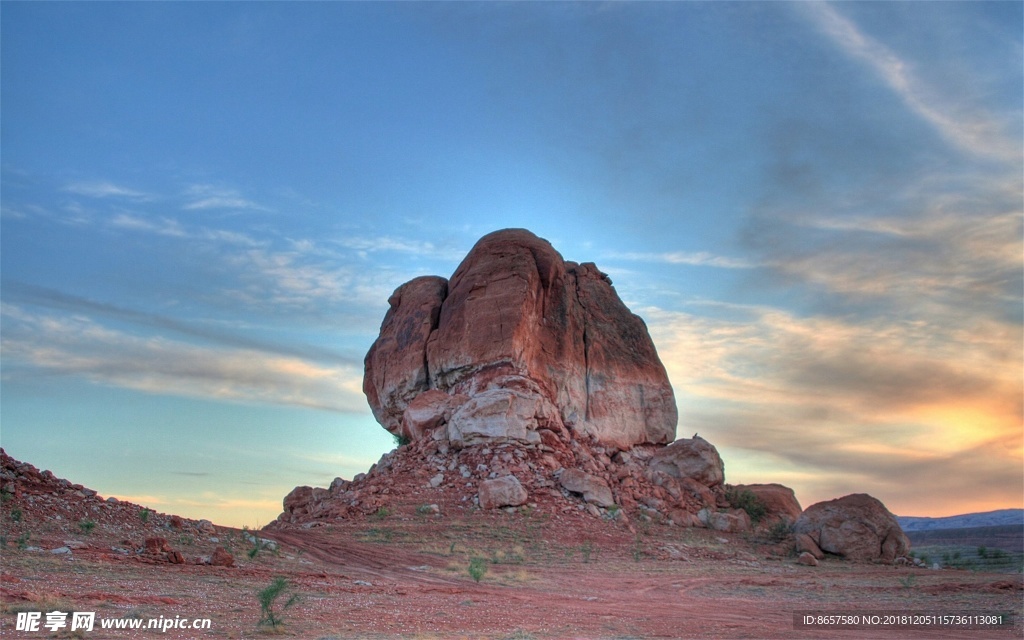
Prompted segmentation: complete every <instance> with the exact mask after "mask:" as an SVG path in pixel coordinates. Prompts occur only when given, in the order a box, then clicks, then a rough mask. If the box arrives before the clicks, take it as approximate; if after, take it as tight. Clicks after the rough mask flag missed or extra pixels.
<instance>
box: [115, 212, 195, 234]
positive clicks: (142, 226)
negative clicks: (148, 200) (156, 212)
mask: <svg viewBox="0 0 1024 640" xmlns="http://www.w3.org/2000/svg"><path fill="white" fill-rule="evenodd" d="M110 226H112V227H118V228H121V229H131V230H133V231H145V232H149V233H156V234H158V235H162V236H172V237H175V238H184V237H186V236H187V235H188V234H186V232H185V230H184V229H183V228H182V226H181V224H180V223H178V221H177V220H172V219H170V218H164V217H160V218H156V219H150V218H143V217H141V216H134V215H131V214H128V213H119V214H117V215H115V216H114V217H113V218H111V220H110Z"/></svg>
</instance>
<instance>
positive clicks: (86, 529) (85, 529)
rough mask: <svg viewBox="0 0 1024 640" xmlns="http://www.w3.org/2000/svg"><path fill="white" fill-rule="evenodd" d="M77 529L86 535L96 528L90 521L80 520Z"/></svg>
mask: <svg viewBox="0 0 1024 640" xmlns="http://www.w3.org/2000/svg"><path fill="white" fill-rule="evenodd" d="M78 528H79V529H81V530H82V533H84V534H86V535H88V534H90V533H92V530H93V529H95V528H96V523H95V522H94V521H92V520H81V521H79V523H78Z"/></svg>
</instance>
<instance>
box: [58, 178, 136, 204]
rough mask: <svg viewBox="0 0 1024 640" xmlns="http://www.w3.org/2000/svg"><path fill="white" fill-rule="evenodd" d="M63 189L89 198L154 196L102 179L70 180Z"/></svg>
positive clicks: (134, 198)
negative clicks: (90, 180) (89, 180)
mask: <svg viewBox="0 0 1024 640" xmlns="http://www.w3.org/2000/svg"><path fill="white" fill-rule="evenodd" d="M64 191H66V192H68V193H73V194H75V195H80V196H87V197H89V198H122V199H127V200H153V199H155V197H154V196H153V195H152V194H149V193H146V192H145V191H138V190H136V189H129V188H128V187H123V186H120V185H117V184H114V183H113V182H107V181H103V180H99V181H94V182H72V183H70V184H68V185H66V186H65V187H64Z"/></svg>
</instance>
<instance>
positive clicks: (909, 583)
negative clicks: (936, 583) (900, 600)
mask: <svg viewBox="0 0 1024 640" xmlns="http://www.w3.org/2000/svg"><path fill="white" fill-rule="evenodd" d="M900 584H901V585H903V588H904V589H909V588H911V587H913V586H914V585H915V584H917V575H916V574H913V573H911V574H908V575H906V576H904V577H902V578H900Z"/></svg>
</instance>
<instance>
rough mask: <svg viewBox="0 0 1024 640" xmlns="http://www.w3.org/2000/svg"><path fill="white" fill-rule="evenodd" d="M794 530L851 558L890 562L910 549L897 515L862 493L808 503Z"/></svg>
mask: <svg viewBox="0 0 1024 640" xmlns="http://www.w3.org/2000/svg"><path fill="white" fill-rule="evenodd" d="M794 532H795V533H797V534H800V533H804V534H807V535H808V536H809V537H810V538H811V540H813V541H814V543H815V544H817V545H818V547H819V548H820V549H821V550H822V551H824V552H826V553H834V554H836V555H840V556H843V557H845V558H848V559H850V560H864V561H872V562H887V563H891V562H893V561H895V559H896V558H897V557H899V556H905V555H907V552H908V551H909V550H910V540H908V539H907V536H906V534H904V533H903V530H902V529H901V528H900V525H899V523H898V522H897V521H896V517H895V516H894V515H892V514H891V513H889V510H888V509H886V508H885V505H884V504H882V503H881V502H880V501H879V500H878V499H877V498H873V497H871V496H869V495H867V494H864V493H855V494H852V495H848V496H844V497H842V498H837V499H835V500H829V501H827V502H819V503H817V504H813V505H811V506H810V507H807V510H806V511H804V512H803V513H802V514H801V515H800V517H799V518H798V519H797V521H796V524H795V526H794Z"/></svg>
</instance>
